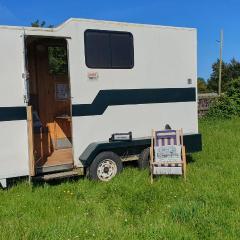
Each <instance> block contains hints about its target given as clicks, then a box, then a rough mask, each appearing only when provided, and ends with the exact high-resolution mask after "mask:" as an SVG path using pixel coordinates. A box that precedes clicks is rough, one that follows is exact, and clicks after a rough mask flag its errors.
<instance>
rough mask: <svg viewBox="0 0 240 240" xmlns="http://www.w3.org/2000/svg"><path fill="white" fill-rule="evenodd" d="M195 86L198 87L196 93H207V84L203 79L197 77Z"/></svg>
mask: <svg viewBox="0 0 240 240" xmlns="http://www.w3.org/2000/svg"><path fill="white" fill-rule="evenodd" d="M197 85H198V93H206V92H208V89H207V83H206V81H205V80H204V78H201V77H199V78H198V79H197Z"/></svg>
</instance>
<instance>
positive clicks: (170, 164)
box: [150, 129, 186, 183]
mask: <svg viewBox="0 0 240 240" xmlns="http://www.w3.org/2000/svg"><path fill="white" fill-rule="evenodd" d="M150 171H151V183H152V182H153V176H154V175H183V176H184V179H186V150H185V146H184V144H183V131H182V129H181V130H163V131H154V130H152V139H151V149H150Z"/></svg>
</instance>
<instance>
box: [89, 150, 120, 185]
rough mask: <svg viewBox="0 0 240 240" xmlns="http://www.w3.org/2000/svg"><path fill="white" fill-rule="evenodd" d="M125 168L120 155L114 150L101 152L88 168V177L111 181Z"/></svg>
mask: <svg viewBox="0 0 240 240" xmlns="http://www.w3.org/2000/svg"><path fill="white" fill-rule="evenodd" d="M122 169H123V165H122V161H121V159H120V157H119V156H118V155H117V154H115V153H113V152H101V153H99V154H98V155H97V156H96V157H95V159H94V160H93V162H92V164H91V166H90V167H89V169H88V177H89V178H90V179H92V180H100V181H104V182H107V181H110V180H111V179H112V178H113V177H115V176H116V175H117V174H118V173H120V172H121V171H122Z"/></svg>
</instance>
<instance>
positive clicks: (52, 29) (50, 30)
mask: <svg viewBox="0 0 240 240" xmlns="http://www.w3.org/2000/svg"><path fill="white" fill-rule="evenodd" d="M71 22H82V23H102V24H108V25H115V26H116V25H119V26H135V27H143V26H144V27H149V28H170V29H176V30H188V31H192V30H196V28H187V27H173V26H162V25H152V24H140V23H127V22H115V21H105V20H95V19H83V18H69V19H68V20H66V21H65V22H63V23H62V24H60V25H58V26H56V27H54V28H40V27H27V26H8V25H0V29H15V30H29V31H45V32H55V31H58V30H60V29H61V28H64V27H65V26H66V25H67V24H69V23H71Z"/></svg>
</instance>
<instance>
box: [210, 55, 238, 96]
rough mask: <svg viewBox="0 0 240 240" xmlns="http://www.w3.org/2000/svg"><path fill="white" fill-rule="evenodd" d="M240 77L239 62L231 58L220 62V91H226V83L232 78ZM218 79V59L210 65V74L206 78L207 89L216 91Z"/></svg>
mask: <svg viewBox="0 0 240 240" xmlns="http://www.w3.org/2000/svg"><path fill="white" fill-rule="evenodd" d="M239 77H240V62H238V61H237V60H236V59H234V58H233V59H232V60H231V61H230V63H226V62H223V63H222V92H226V90H227V88H228V85H229V84H230V83H231V81H233V80H234V79H237V78H239ZM218 81H219V59H218V60H217V61H216V62H215V63H213V65H212V74H211V76H210V79H209V80H208V89H209V90H211V91H215V92H217V91H218Z"/></svg>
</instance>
